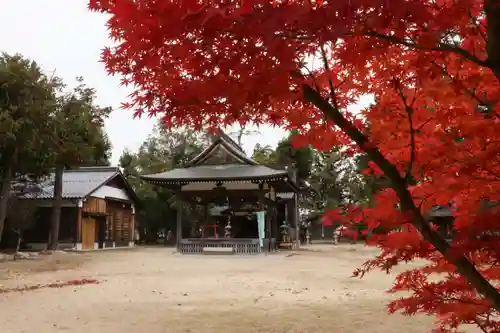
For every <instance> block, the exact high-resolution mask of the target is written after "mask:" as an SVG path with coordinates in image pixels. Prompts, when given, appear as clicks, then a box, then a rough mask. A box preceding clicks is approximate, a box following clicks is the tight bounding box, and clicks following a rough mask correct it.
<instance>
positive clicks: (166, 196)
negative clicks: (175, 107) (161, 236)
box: [120, 125, 209, 239]
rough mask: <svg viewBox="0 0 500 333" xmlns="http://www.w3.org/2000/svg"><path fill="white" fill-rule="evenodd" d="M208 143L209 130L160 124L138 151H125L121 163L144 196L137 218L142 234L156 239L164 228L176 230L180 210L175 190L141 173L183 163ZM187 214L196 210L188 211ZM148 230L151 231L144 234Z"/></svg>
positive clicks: (142, 196)
mask: <svg viewBox="0 0 500 333" xmlns="http://www.w3.org/2000/svg"><path fill="white" fill-rule="evenodd" d="M208 144H209V137H208V135H206V133H203V132H196V131H192V130H189V129H185V128H182V129H176V130H172V131H167V130H165V129H164V128H163V127H162V126H161V125H157V126H156V127H155V129H154V131H153V133H152V134H151V135H150V136H149V137H148V138H147V139H146V141H145V142H144V143H143V144H142V145H141V146H140V148H139V150H138V151H137V152H136V153H134V152H131V151H124V152H123V154H122V156H121V157H120V166H121V167H122V168H123V173H124V175H125V177H126V178H127V179H128V180H129V182H130V184H131V185H132V187H133V188H134V190H135V191H136V193H137V195H138V197H139V198H140V200H141V209H140V210H139V211H138V214H137V222H138V226H139V227H140V231H141V236H142V237H144V236H147V235H150V236H148V237H151V238H154V239H156V234H157V232H158V231H159V230H160V229H172V230H175V229H176V224H175V222H174V221H175V216H176V210H175V207H174V206H173V203H174V202H175V196H174V193H172V192H171V191H168V190H166V189H164V188H161V187H155V186H152V185H151V184H148V183H146V182H142V181H140V179H139V176H140V175H143V174H152V173H158V172H163V171H168V170H171V169H174V168H177V167H183V166H185V165H186V164H187V163H188V162H189V161H190V160H191V159H192V158H194V157H195V156H196V155H198V154H199V153H200V152H201V151H202V150H203V149H204V148H206V147H207V146H208ZM186 214H193V212H189V211H188V212H186ZM145 230H146V231H147V235H145V234H144V231H145ZM151 235H152V236H151Z"/></svg>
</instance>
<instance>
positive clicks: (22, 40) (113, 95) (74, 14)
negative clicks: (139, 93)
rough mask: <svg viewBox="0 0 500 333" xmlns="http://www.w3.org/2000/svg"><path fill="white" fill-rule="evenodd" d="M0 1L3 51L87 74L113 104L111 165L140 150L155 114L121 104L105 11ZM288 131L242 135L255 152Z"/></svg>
mask: <svg viewBox="0 0 500 333" xmlns="http://www.w3.org/2000/svg"><path fill="white" fill-rule="evenodd" d="M0 4H1V8H2V9H1V10H0V31H2V34H0V51H2V52H8V53H16V52H18V53H22V54H23V55H24V56H26V57H28V58H31V59H33V60H35V61H37V62H38V64H39V65H40V66H41V67H42V68H43V69H44V70H45V71H46V72H50V73H52V72H53V71H55V74H56V75H57V76H59V77H62V78H63V79H64V81H65V82H66V83H67V84H68V85H70V86H71V87H73V86H74V85H75V77H76V76H83V77H84V79H85V82H86V83H87V84H88V85H89V86H91V87H93V88H95V89H96V90H97V93H98V103H99V104H100V105H101V106H112V107H113V108H114V109H115V111H114V112H113V114H112V115H111V117H110V119H109V120H108V121H107V123H106V131H107V133H108V135H109V137H110V139H111V142H112V144H113V156H112V162H113V164H114V165H115V164H117V162H118V159H119V157H120V155H121V152H122V151H123V150H124V149H125V148H129V149H132V150H135V149H137V148H138V147H139V146H140V144H141V143H142V142H143V141H144V140H145V139H146V137H147V136H148V134H149V133H150V132H151V130H152V128H153V126H154V124H155V119H149V118H148V117H144V118H142V119H132V114H131V112H128V111H124V110H120V109H119V105H120V103H121V102H122V101H124V100H126V96H127V90H126V89H125V88H123V87H120V86H119V78H117V77H110V76H107V75H106V73H105V71H104V66H103V65H102V64H101V63H99V54H100V50H101V48H102V47H104V46H106V45H108V38H107V32H106V28H105V22H106V18H105V16H103V15H101V14H97V13H91V12H89V11H88V10H87V0H44V1H40V0H38V1H37V0H17V1H13V0H0ZM364 104H366V102H365V103H364ZM284 134H285V132H284V131H283V130H281V129H273V128H269V127H261V128H260V134H253V135H249V136H247V137H245V138H244V142H243V148H244V149H245V150H246V152H247V153H249V154H251V152H252V151H253V147H254V146H255V144H256V143H260V144H261V145H266V144H269V145H272V146H275V145H276V144H277V143H278V141H279V140H280V139H281V138H282V137H283V136H284Z"/></svg>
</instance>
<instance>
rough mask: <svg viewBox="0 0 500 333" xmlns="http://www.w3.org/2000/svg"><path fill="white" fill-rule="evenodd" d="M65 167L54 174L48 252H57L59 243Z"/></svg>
mask: <svg viewBox="0 0 500 333" xmlns="http://www.w3.org/2000/svg"><path fill="white" fill-rule="evenodd" d="M63 173H64V167H63V166H61V165H58V166H56V169H55V172H54V199H53V202H52V214H51V216H50V233H49V242H48V245H47V249H48V250H57V245H58V242H59V225H60V222H61V207H62V191H63V188H62V185H63Z"/></svg>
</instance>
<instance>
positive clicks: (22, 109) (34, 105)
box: [0, 53, 111, 237]
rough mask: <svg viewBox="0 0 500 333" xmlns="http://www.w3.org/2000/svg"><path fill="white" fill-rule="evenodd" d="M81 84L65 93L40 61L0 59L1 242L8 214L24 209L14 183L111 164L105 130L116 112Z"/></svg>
mask: <svg viewBox="0 0 500 333" xmlns="http://www.w3.org/2000/svg"><path fill="white" fill-rule="evenodd" d="M77 80H78V83H79V84H78V86H77V87H76V88H75V89H74V90H73V91H72V92H70V93H64V91H63V90H64V88H65V86H64V84H63V82H62V80H61V79H60V78H58V77H55V76H53V75H52V76H47V75H46V74H45V73H43V71H42V69H41V68H40V67H39V66H38V65H37V63H36V62H34V61H31V60H29V59H26V58H24V57H23V56H22V55H19V54H15V55H8V54H6V53H3V54H1V56H0V179H1V184H0V190H1V191H0V237H1V235H2V232H3V225H4V221H5V217H6V216H7V212H8V210H10V211H15V210H16V209H17V208H13V207H20V205H21V204H22V203H21V202H20V201H19V202H17V201H16V198H15V197H13V196H14V193H15V191H14V192H13V190H14V189H13V186H12V185H13V181H15V182H17V183H19V180H20V179H29V181H30V182H31V183H36V182H37V181H38V180H40V178H42V177H43V176H45V175H47V174H48V173H49V171H50V170H51V169H53V168H54V167H59V170H61V168H62V167H66V168H68V167H78V166H83V165H89V166H90V165H103V164H109V161H108V157H109V152H110V149H111V145H110V142H109V140H108V138H107V136H106V134H105V133H104V130H103V125H104V119H105V118H106V117H107V116H108V115H109V113H110V112H111V109H110V108H101V107H98V106H97V105H96V104H95V99H96V92H95V90H94V89H91V88H89V87H87V86H86V85H85V84H84V83H83V79H82V78H78V79H77ZM17 183H16V186H17V185H19V184H17ZM9 198H10V200H9ZM9 201H10V202H11V204H8V203H9ZM13 203H15V205H14V204H13ZM10 216H11V218H10V220H11V221H14V220H15V218H13V215H12V214H10ZM18 220H19V219H18ZM21 220H22V219H21ZM23 221H24V220H23ZM11 224H15V225H16V226H17V227H18V228H19V229H23V228H24V227H20V226H21V225H27V223H24V222H22V223H21V222H19V223H17V222H16V223H14V222H13V223H11Z"/></svg>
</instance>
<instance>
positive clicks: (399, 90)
mask: <svg viewBox="0 0 500 333" xmlns="http://www.w3.org/2000/svg"><path fill="white" fill-rule="evenodd" d="M393 81H394V88H395V90H396V92H397V93H398V95H399V97H400V98H401V101H402V102H403V105H404V109H405V112H406V115H407V117H408V123H409V126H410V160H409V161H408V165H407V167H406V173H405V180H406V181H408V180H409V179H410V177H411V174H412V170H413V163H414V162H415V148H416V147H415V146H416V144H415V128H414V127H413V108H412V107H411V106H410V105H408V103H406V96H405V95H404V93H403V89H402V88H401V85H400V84H399V82H398V81H397V80H396V79H394V80H393ZM415 99H416V97H415ZM415 99H414V100H413V102H415ZM413 102H412V104H413Z"/></svg>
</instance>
